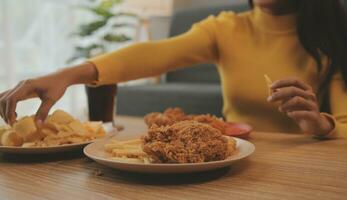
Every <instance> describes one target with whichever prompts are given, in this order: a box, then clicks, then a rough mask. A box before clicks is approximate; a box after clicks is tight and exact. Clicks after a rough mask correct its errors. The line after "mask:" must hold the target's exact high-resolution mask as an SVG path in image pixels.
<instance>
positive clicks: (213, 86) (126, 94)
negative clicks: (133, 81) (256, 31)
mask: <svg viewBox="0 0 347 200" xmlns="http://www.w3.org/2000/svg"><path fill="white" fill-rule="evenodd" d="M247 9H248V6H247V5H230V6H223V7H213V8H199V9H187V10H180V11H177V12H175V13H174V14H173V17H172V20H171V26H170V27H171V28H170V37H173V36H176V35H179V34H182V33H184V32H186V31H187V30H189V29H190V27H191V26H192V24H194V23H196V22H198V21H201V20H203V19H204V18H206V17H208V16H209V15H218V13H220V12H221V11H224V10H232V11H234V12H241V11H245V10H247ZM187 67H189V68H184V69H181V70H177V71H172V72H168V73H167V74H166V76H165V78H164V80H162V81H161V82H160V84H156V85H140V86H122V87H119V88H118V92H117V100H116V112H117V114H118V115H129V116H143V115H145V114H147V113H149V112H161V111H163V110H165V109H166V108H168V107H181V108H182V109H183V110H184V111H186V112H187V113H190V114H203V113H211V114H214V115H216V116H219V117H221V116H222V107H223V99H222V92H221V87H220V79H219V74H218V72H217V70H216V67H215V66H214V65H213V64H208V63H206V64H201V65H195V66H187Z"/></svg>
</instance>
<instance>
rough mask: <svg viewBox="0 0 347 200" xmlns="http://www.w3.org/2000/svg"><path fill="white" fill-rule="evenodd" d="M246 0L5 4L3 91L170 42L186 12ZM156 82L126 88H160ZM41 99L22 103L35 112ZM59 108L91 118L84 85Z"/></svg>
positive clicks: (0, 45)
mask: <svg viewBox="0 0 347 200" xmlns="http://www.w3.org/2000/svg"><path fill="white" fill-rule="evenodd" d="M245 2H246V0H213V1H212V0H124V1H120V0H0V91H4V90H7V89H9V88H11V87H13V86H15V85H16V83H17V82H18V81H20V80H23V79H27V78H33V77H37V76H40V75H44V74H47V73H50V72H54V71H56V70H58V69H60V68H62V67H65V66H69V65H73V64H76V63H80V62H83V61H84V60H85V59H86V58H88V57H92V56H95V55H98V54H101V53H105V52H108V51H112V50H116V49H118V48H122V47H124V46H126V45H129V44H132V43H136V42H141V41H147V40H159V39H163V38H167V37H168V36H169V34H170V26H171V24H172V23H171V21H172V16H173V14H174V13H176V12H179V11H180V10H187V9H190V8H192V9H193V8H194V9H199V8H202V9H204V8H210V7H216V6H217V7H222V8H223V6H231V5H238V4H244V3H245ZM157 81H158V80H157V79H156V78H152V79H145V80H137V81H132V82H130V83H123V85H126V86H127V85H129V86H133V85H144V84H155V83H156V82H157ZM38 105H39V101H38V100H30V101H26V102H22V103H20V104H19V105H18V108H17V111H18V114H19V115H31V114H34V113H35V111H36V109H37V107H38ZM55 108H62V109H65V110H67V111H69V112H71V113H72V114H73V115H74V116H76V117H79V118H81V119H85V118H86V116H87V115H86V113H87V101H86V93H85V88H84V86H74V87H71V88H70V89H69V90H68V91H67V94H66V95H65V96H64V97H63V98H62V99H61V100H60V101H59V102H58V104H57V105H56V106H55Z"/></svg>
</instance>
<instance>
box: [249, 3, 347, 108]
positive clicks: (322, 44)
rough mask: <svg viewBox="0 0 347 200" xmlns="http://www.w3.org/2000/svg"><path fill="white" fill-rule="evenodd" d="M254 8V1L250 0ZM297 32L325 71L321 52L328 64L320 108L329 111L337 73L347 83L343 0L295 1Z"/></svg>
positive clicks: (346, 19) (345, 28) (324, 75)
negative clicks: (330, 87) (330, 89)
mask: <svg viewBox="0 0 347 200" xmlns="http://www.w3.org/2000/svg"><path fill="white" fill-rule="evenodd" d="M249 4H250V6H251V8H253V0H249ZM296 4H297V5H296V7H297V14H298V18H297V33H298V37H299V41H300V43H301V45H302V46H303V47H304V49H305V50H306V51H307V52H308V53H309V54H310V55H311V56H312V57H313V58H314V59H315V61H316V63H317V68H318V71H319V72H320V73H322V70H323V65H322V54H323V55H325V56H327V58H328V61H329V65H328V68H327V70H325V69H324V74H323V75H322V77H321V79H320V83H319V91H318V97H319V100H320V104H321V110H322V111H324V112H330V102H329V84H330V82H331V80H332V77H333V75H334V74H335V73H336V72H338V71H339V72H340V73H341V74H342V77H343V80H344V83H345V87H346V86H347V14H346V9H345V7H344V3H343V2H342V0H296ZM345 54H346V55H345Z"/></svg>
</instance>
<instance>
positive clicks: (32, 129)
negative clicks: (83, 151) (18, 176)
mask: <svg viewBox="0 0 347 200" xmlns="http://www.w3.org/2000/svg"><path fill="white" fill-rule="evenodd" d="M105 134H106V132H105V130H104V128H103V126H102V123H101V122H85V123H82V122H80V121H79V120H77V119H75V118H73V117H72V116H71V115H69V114H68V113H66V112H64V111H62V110H57V111H55V112H54V113H53V114H52V115H50V116H48V117H47V119H46V120H45V122H44V123H43V125H42V127H40V128H38V127H37V125H36V124H35V121H34V116H31V117H23V118H21V119H20V120H18V122H16V123H15V124H14V125H13V126H12V127H10V126H4V127H0V145H2V146H14V147H50V146H59V145H64V144H76V143H83V142H87V141H91V140H94V139H97V138H101V137H103V136H105Z"/></svg>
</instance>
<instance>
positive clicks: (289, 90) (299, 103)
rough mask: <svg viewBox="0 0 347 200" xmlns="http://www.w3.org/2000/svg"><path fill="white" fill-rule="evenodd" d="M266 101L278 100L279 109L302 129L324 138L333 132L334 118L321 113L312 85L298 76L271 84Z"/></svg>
mask: <svg viewBox="0 0 347 200" xmlns="http://www.w3.org/2000/svg"><path fill="white" fill-rule="evenodd" d="M271 90H272V91H273V93H272V95H271V96H269V98H268V101H270V102H276V101H278V102H280V106H279V111H280V112H283V113H285V114H286V115H287V116H288V117H290V118H292V119H293V120H294V121H295V122H296V123H297V124H298V126H299V127H300V128H301V130H302V131H304V132H305V133H308V134H312V135H315V136H317V137H320V138H325V137H327V136H328V135H329V136H331V135H332V134H333V132H334V131H333V130H334V128H335V123H334V120H331V118H330V116H329V115H327V114H325V113H321V112H320V110H319V104H318V101H317V97H316V94H315V93H314V92H313V90H312V87H311V86H310V85H308V84H306V83H304V82H303V81H301V80H300V79H298V78H295V77H294V78H288V79H284V80H279V81H276V82H274V83H273V84H272V86H271Z"/></svg>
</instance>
